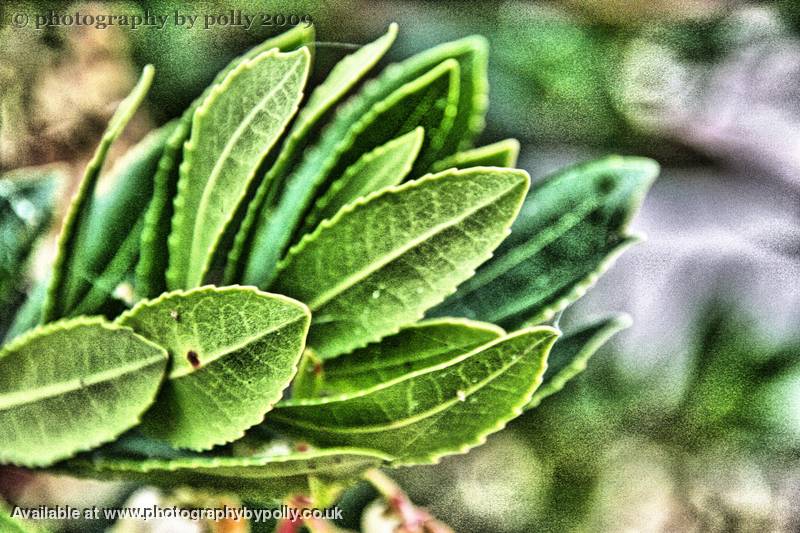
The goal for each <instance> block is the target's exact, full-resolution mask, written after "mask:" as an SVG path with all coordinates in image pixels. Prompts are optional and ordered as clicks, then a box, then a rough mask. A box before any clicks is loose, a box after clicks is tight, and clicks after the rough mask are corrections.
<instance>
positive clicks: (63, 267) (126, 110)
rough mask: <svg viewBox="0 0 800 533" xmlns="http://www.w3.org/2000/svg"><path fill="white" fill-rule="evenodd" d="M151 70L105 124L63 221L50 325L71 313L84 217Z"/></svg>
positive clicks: (48, 307) (46, 315)
mask: <svg viewBox="0 0 800 533" xmlns="http://www.w3.org/2000/svg"><path fill="white" fill-rule="evenodd" d="M153 75H154V70H153V67H152V65H147V66H146V67H145V68H144V70H143V71H142V76H141V78H139V82H138V83H137V84H136V87H134V88H133V91H131V93H130V94H129V95H128V96H127V97H126V98H125V99H124V100H123V101H122V102H121V103H120V105H119V107H118V108H117V110H116V112H115V113H114V116H112V117H111V120H110V121H109V123H108V127H107V128H106V131H105V133H104V134H103V137H102V139H100V145H99V146H98V147H97V149H96V150H95V153H94V156H93V157H92V159H91V161H89V164H88V165H87V167H86V171H85V173H84V176H83V180H82V181H81V184H80V187H79V188H78V192H77V193H76V194H75V197H74V198H73V199H72V203H71V205H70V207H69V211H68V212H67V215H66V217H65V219H64V225H63V227H62V229H61V236H60V237H59V241H58V253H57V255H56V259H55V262H54V265H53V275H52V276H51V278H50V286H49V287H48V291H47V297H46V299H45V304H44V309H43V311H42V319H43V321H44V322H50V321H52V320H55V319H57V318H61V317H64V316H66V315H67V314H68V313H69V311H70V309H69V305H70V302H71V298H70V297H69V296H68V294H67V291H68V288H69V287H70V283H71V278H72V277H75V276H77V277H80V276H83V275H85V273H84V272H81V271H80V268H78V267H77V264H78V261H79V254H80V253H81V251H82V250H81V249H80V247H79V243H81V242H82V241H85V236H84V235H85V232H86V225H87V217H88V216H89V212H90V209H91V204H92V196H93V194H94V190H95V186H96V184H97V180H98V178H99V176H100V171H101V170H102V168H103V163H104V162H105V159H106V155H107V154H108V149H109V148H110V147H111V144H112V143H113V142H114V140H116V138H117V137H119V134H120V133H122V130H123V128H125V125H126V124H127V123H128V121H129V120H130V119H131V118H132V117H133V115H134V113H135V112H136V109H137V108H138V107H139V104H141V103H142V100H143V99H144V97H145V95H146V94H147V91H148V90H149V88H150V84H151V83H152V81H153Z"/></svg>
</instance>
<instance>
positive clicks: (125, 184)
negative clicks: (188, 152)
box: [63, 124, 174, 316]
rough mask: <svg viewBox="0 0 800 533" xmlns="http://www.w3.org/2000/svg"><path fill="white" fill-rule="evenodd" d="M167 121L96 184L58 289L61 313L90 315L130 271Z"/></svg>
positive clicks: (133, 263)
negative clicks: (67, 273)
mask: <svg viewBox="0 0 800 533" xmlns="http://www.w3.org/2000/svg"><path fill="white" fill-rule="evenodd" d="M173 126H174V125H173V124H168V125H166V126H164V127H162V128H159V129H158V130H155V131H153V132H151V133H150V134H149V135H147V136H146V137H145V138H144V139H143V140H142V141H141V142H140V143H138V144H137V145H136V146H135V147H133V148H132V149H131V150H129V151H128V152H127V153H126V154H125V156H123V157H122V158H121V159H120V160H119V161H118V162H117V163H116V164H115V165H114V168H113V169H112V171H111V172H110V173H109V175H108V176H104V177H103V178H101V180H100V182H99V183H98V186H97V191H95V193H94V195H93V197H92V199H91V201H90V202H89V208H88V213H87V215H86V219H85V226H84V227H85V230H84V231H82V232H81V234H80V235H79V238H78V239H77V240H76V243H75V246H76V247H77V248H78V250H79V253H77V254H76V256H75V260H74V262H73V269H74V270H73V272H72V275H70V276H69V277H68V282H67V284H66V290H65V292H64V297H65V298H66V299H67V302H66V304H65V305H63V309H64V310H65V312H66V314H67V316H75V315H81V314H83V315H89V314H96V313H97V312H98V311H99V310H100V309H101V308H102V307H103V305H104V304H105V303H106V302H107V301H108V300H109V299H110V298H112V294H113V293H114V290H115V289H116V287H117V286H118V285H119V284H120V282H122V281H123V280H125V279H126V278H127V277H128V276H129V275H131V274H132V273H133V269H134V266H135V264H136V258H137V256H138V252H139V244H140V240H141V232H142V227H143V225H144V217H145V213H146V210H147V206H148V204H149V202H150V198H151V196H152V193H153V175H154V174H155V172H156V169H157V167H158V161H159V158H160V157H161V154H162V152H163V150H164V144H165V143H166V141H167V139H168V137H169V135H170V133H171V131H172V129H173Z"/></svg>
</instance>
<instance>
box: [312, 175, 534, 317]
mask: <svg viewBox="0 0 800 533" xmlns="http://www.w3.org/2000/svg"><path fill="white" fill-rule="evenodd" d="M411 183H419V182H411ZM522 183H523V182H522V181H519V182H515V183H512V184H510V185H509V186H508V187H506V188H505V189H503V190H502V191H501V192H500V193H498V194H496V195H493V196H491V197H489V199H488V200H486V201H484V202H481V203H479V204H476V205H475V206H473V207H471V208H470V209H467V210H466V211H464V212H463V213H462V214H461V215H458V216H456V217H455V218H452V219H450V220H448V221H446V222H443V223H440V224H437V225H435V226H433V227H432V228H430V229H429V230H427V231H424V232H423V233H421V234H420V235H418V236H417V237H415V238H413V239H411V240H410V241H408V242H406V244H404V245H402V246H400V247H398V248H396V249H394V250H392V251H390V253H388V254H384V256H383V257H382V258H380V260H379V261H373V262H371V263H369V264H368V265H367V267H366V268H362V269H361V270H358V271H356V272H354V273H353V274H351V275H350V276H347V277H346V278H344V280H342V281H341V282H340V283H337V284H335V285H334V286H333V287H331V288H330V289H328V290H326V291H324V292H323V293H321V294H320V295H319V296H317V297H316V298H314V299H312V300H311V301H309V302H308V303H307V305H308V307H309V308H310V309H311V310H312V311H315V310H318V309H319V308H320V307H322V306H323V305H324V304H326V303H328V302H329V301H331V300H332V299H334V298H335V297H336V296H338V295H339V294H341V293H343V292H345V291H346V290H348V289H350V288H352V287H353V286H355V285H356V284H357V283H358V282H360V281H363V280H364V279H366V278H367V277H368V276H370V275H371V274H373V273H375V272H376V271H378V270H380V269H382V268H383V267H385V266H386V265H388V264H389V263H391V262H393V261H395V260H397V259H399V258H400V257H402V256H403V255H404V254H406V253H407V252H409V251H411V250H412V249H414V248H416V247H417V246H419V245H421V244H423V243H424V242H425V241H427V240H428V239H430V238H432V237H434V236H436V235H438V234H439V233H442V232H443V231H445V230H447V229H450V228H452V227H454V226H456V225H458V224H460V223H461V222H463V221H464V220H466V219H467V218H469V217H471V216H472V215H474V214H475V213H477V212H478V211H481V210H483V209H485V208H487V207H489V206H490V205H492V204H493V203H494V202H496V201H499V200H500V199H502V198H504V197H506V196H508V195H509V194H511V193H512V192H513V191H514V189H516V188H518V187H519V186H520V185H521V184H522ZM396 191H397V190H395V191H392V192H396Z"/></svg>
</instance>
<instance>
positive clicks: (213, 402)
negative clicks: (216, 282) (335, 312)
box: [117, 287, 310, 450]
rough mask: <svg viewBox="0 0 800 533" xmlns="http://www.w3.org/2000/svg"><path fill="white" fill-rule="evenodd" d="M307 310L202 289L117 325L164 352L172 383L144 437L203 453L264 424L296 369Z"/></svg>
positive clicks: (146, 304)
mask: <svg viewBox="0 0 800 533" xmlns="http://www.w3.org/2000/svg"><path fill="white" fill-rule="evenodd" d="M309 319H310V317H309V314H308V309H307V308H306V306H305V305H303V304H301V303H300V302H296V301H294V300H292V299H290V298H286V297H284V296H280V295H274V294H267V293H263V292H260V291H257V290H255V289H252V288H243V287H224V288H215V287H202V288H198V289H193V290H190V291H186V292H183V291H176V292H172V293H167V294H164V295H162V296H161V297H159V298H157V299H155V300H145V301H142V302H140V303H139V304H137V305H136V306H135V307H134V308H133V309H131V310H130V311H128V312H126V313H123V314H122V315H121V316H120V317H119V318H118V319H117V321H118V323H119V324H121V325H124V326H127V327H130V328H132V329H133V330H134V331H136V332H137V333H139V334H140V335H142V336H143V337H145V338H148V339H150V340H152V341H153V342H156V343H157V344H159V345H160V346H164V347H165V348H166V349H167V351H168V353H169V354H170V368H169V371H168V375H167V382H166V383H165V385H164V387H163V388H162V390H161V392H160V394H159V396H158V399H157V401H156V403H155V405H154V406H153V408H152V409H151V410H150V411H149V412H148V413H147V414H146V416H145V417H144V420H143V422H142V429H143V431H144V432H145V433H146V434H148V435H149V436H152V437H156V438H161V439H164V440H166V441H167V442H169V443H170V444H171V445H173V446H175V447H178V448H189V449H193V450H205V449H209V448H211V447H212V446H214V445H217V444H223V443H226V442H230V441H232V440H234V439H237V438H239V437H241V436H242V435H243V434H244V431H245V430H246V429H247V428H249V427H250V426H252V425H254V424H257V423H258V422H260V421H261V420H262V419H263V417H264V413H266V412H267V411H268V410H269V409H270V407H271V406H272V404H274V403H275V402H276V401H278V399H280V397H281V393H282V391H283V389H284V388H286V387H287V386H288V385H289V381H290V380H291V379H292V377H293V376H294V374H295V372H296V370H297V362H298V360H299V358H300V353H301V352H302V351H303V348H304V346H305V338H306V333H307V331H308V324H309Z"/></svg>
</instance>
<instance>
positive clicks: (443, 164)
mask: <svg viewBox="0 0 800 533" xmlns="http://www.w3.org/2000/svg"><path fill="white" fill-rule="evenodd" d="M518 155H519V141H517V140H516V139H506V140H504V141H500V142H496V143H494V144H487V145H486V146H481V147H480V148H473V149H472V150H466V151H464V152H458V153H455V154H453V155H451V156H449V157H446V158H444V159H442V160H440V161H437V162H436V163H434V164H433V165H432V166H431V171H432V172H440V171H442V170H446V169H448V168H469V167H515V166H517V156H518Z"/></svg>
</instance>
